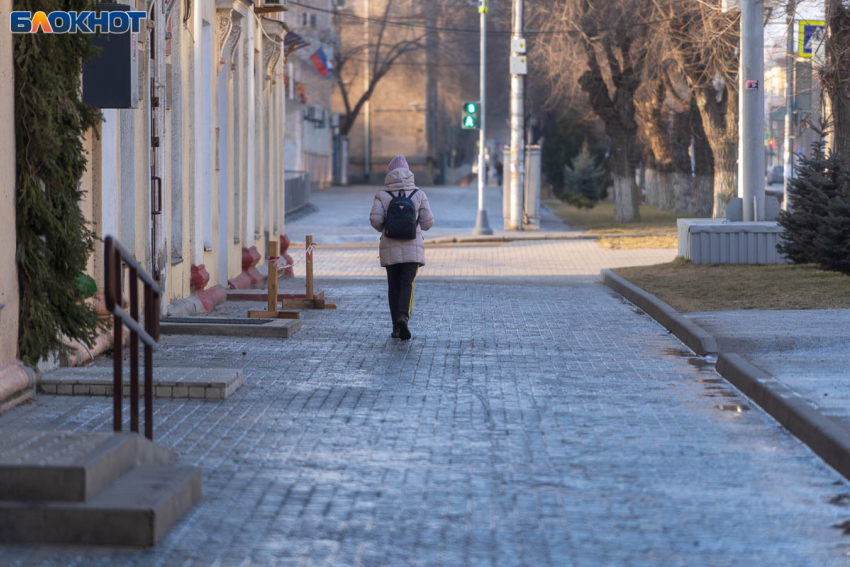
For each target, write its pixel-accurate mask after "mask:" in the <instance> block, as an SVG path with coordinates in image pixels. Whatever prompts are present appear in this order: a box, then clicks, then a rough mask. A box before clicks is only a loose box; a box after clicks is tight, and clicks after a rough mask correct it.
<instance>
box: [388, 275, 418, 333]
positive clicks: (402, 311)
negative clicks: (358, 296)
mask: <svg viewBox="0 0 850 567" xmlns="http://www.w3.org/2000/svg"><path fill="white" fill-rule="evenodd" d="M417 270H419V264H417V263H416V262H406V263H404V264H393V265H392V266H387V288H388V289H387V297H388V298H389V300H390V316H391V317H392V318H393V323H395V322H396V321H398V318H399V317H401V316H402V315H407V317H408V318H410V313H411V311H413V284H414V282H415V281H416V272H417Z"/></svg>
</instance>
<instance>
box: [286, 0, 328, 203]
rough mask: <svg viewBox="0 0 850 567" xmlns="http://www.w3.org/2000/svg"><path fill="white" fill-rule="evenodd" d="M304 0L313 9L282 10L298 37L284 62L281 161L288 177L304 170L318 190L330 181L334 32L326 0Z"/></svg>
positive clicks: (292, 8) (292, 7)
mask: <svg viewBox="0 0 850 567" xmlns="http://www.w3.org/2000/svg"><path fill="white" fill-rule="evenodd" d="M310 5H311V6H312V7H313V8H315V9H308V8H304V7H299V6H294V5H293V6H290V9H289V11H288V12H287V25H288V26H290V28H291V29H292V32H293V33H294V34H297V36H298V37H299V38H300V42H299V43H298V45H297V47H298V48H299V49H298V50H297V51H294V52H293V53H292V55H291V56H290V57H289V59H288V61H287V63H286V83H287V102H286V105H287V118H286V122H287V125H288V127H287V130H286V146H285V156H286V158H285V164H286V170H287V172H289V174H288V175H289V176H290V177H291V178H294V177H296V176H299V175H303V174H307V175H309V179H310V182H311V184H312V186H313V187H316V188H320V189H321V188H325V187H329V186H330V185H331V183H332V182H333V164H332V159H333V117H332V114H331V112H332V100H333V88H334V74H333V72H332V66H331V61H332V60H333V54H334V48H335V34H334V29H333V26H332V21H331V13H330V12H331V9H332V8H333V6H332V3H331V0H319V1H317V2H311V4H310ZM323 59H324V60H325V61H327V63H328V64H327V65H325V64H324V63H322V60H323ZM328 67H331V68H328Z"/></svg>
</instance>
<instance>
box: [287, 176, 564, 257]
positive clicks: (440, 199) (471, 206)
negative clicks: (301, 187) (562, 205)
mask: <svg viewBox="0 0 850 567" xmlns="http://www.w3.org/2000/svg"><path fill="white" fill-rule="evenodd" d="M379 189H380V187H378V186H371V185H351V186H348V187H333V188H331V189H325V190H323V191H314V192H313V193H312V194H311V195H310V202H311V204H312V205H314V206H316V207H317V208H318V212H315V213H312V214H308V215H306V216H303V217H299V218H296V219H295V220H291V221H287V223H286V234H287V235H288V236H289V238H290V239H291V240H292V242H293V243H295V245H296V246H298V245H301V243H303V242H304V236H306V235H308V234H311V235H313V238H314V239H315V240H317V241H320V242H325V243H352V242H369V243H372V242H375V243H376V242H378V240H379V239H380V234H379V233H378V232H376V231H375V229H374V228H372V225H370V224H369V211H370V210H371V209H372V201H373V199H374V197H375V192H376V191H378V190H379ZM423 190H424V191H425V193H426V194H427V195H428V201H429V203H430V204H431V210H432V211H433V213H434V218H435V219H436V223H435V224H434V227H433V228H432V229H431V230H429V231H427V232H425V234H424V235H425V239H426V240H433V239H437V238H445V237H453V236H459V235H463V236H469V235H471V234H472V229H473V228H475V219H476V214H477V211H478V188H477V187H455V186H449V187H424V188H423ZM484 194H485V201H484V203H485V206H486V208H487V214H488V216H489V219H490V228H492V229H493V231H494V233H495V234H498V235H503V234H505V231H504V221H503V219H502V190H501V188H499V187H487V188H486V190H485V193H484ZM541 229H542V230H544V231H547V232H548V231H558V232H562V233H567V232H568V231H569V226H568V225H567V224H566V223H565V222H564V221H562V220H561V219H560V218H559V217H557V216H556V215H554V214H553V213H552V212H550V211H549V210H548V209H546V208H545V207H541ZM508 234H517V233H516V232H511V233H508ZM520 234H522V233H520Z"/></svg>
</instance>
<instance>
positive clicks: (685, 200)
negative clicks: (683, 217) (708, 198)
mask: <svg viewBox="0 0 850 567" xmlns="http://www.w3.org/2000/svg"><path fill="white" fill-rule="evenodd" d="M672 142H673V144H672V145H673V172H672V174H671V179H670V184H671V185H672V188H673V191H672V193H673V209H672V210H674V211H676V212H677V213H693V212H694V208H695V203H694V202H695V200H696V198H695V196H694V184H693V177H692V176H691V155H690V153H689V150H690V147H691V109H690V108H688V109H686V110H684V111H683V112H675V113H674V114H673V130H672Z"/></svg>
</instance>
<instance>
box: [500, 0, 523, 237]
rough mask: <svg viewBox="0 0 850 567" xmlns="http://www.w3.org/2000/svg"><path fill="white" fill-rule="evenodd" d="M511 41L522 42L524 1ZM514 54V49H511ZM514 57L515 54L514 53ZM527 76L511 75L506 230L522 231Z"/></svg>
mask: <svg viewBox="0 0 850 567" xmlns="http://www.w3.org/2000/svg"><path fill="white" fill-rule="evenodd" d="M513 12H514V13H513V30H512V31H513V33H512V34H511V40H512V43H513V40H517V41H518V40H522V15H523V14H522V0H514V3H513ZM511 51H512V52H513V47H512V48H511ZM512 55H513V53H512ZM524 89H525V76H524V75H520V74H511V163H510V176H511V216H510V218H507V219H505V229H506V230H522V209H523V204H524V203H523V173H524V167H525V140H524V139H523V138H524V132H525V124H524V122H525V104H524V103H525V97H524V95H523V91H524Z"/></svg>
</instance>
